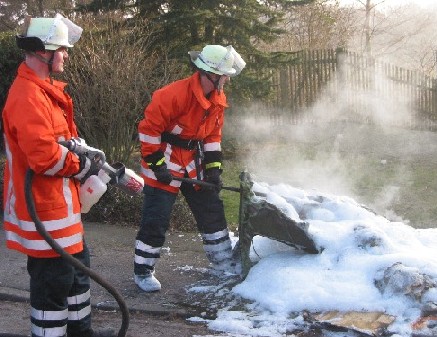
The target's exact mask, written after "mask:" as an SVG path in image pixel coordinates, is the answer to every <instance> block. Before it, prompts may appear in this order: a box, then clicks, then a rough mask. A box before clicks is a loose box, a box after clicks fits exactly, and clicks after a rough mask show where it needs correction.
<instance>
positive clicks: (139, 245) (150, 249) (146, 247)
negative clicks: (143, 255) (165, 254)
mask: <svg viewBox="0 0 437 337" xmlns="http://www.w3.org/2000/svg"><path fill="white" fill-rule="evenodd" d="M161 248H162V247H152V246H149V245H147V244H145V243H144V242H142V241H140V240H136V241H135V249H139V250H141V251H142V252H147V253H150V254H159V253H160V252H161Z"/></svg>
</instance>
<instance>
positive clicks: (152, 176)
mask: <svg viewBox="0 0 437 337" xmlns="http://www.w3.org/2000/svg"><path fill="white" fill-rule="evenodd" d="M141 174H143V175H144V176H145V177H147V178H150V179H153V180H156V177H155V173H153V171H152V170H151V169H146V168H144V167H141ZM170 186H173V187H177V188H179V187H180V186H181V182H180V181H179V180H174V179H173V180H172V181H171V183H170Z"/></svg>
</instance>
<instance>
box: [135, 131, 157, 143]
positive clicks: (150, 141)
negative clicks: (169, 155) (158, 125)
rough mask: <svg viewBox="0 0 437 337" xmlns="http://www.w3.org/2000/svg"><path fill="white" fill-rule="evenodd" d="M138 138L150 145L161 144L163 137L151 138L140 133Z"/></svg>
mask: <svg viewBox="0 0 437 337" xmlns="http://www.w3.org/2000/svg"><path fill="white" fill-rule="evenodd" d="M138 137H139V139H140V141H141V142H144V143H149V144H155V145H157V144H161V135H159V136H149V135H146V134H144V133H139V134H138Z"/></svg>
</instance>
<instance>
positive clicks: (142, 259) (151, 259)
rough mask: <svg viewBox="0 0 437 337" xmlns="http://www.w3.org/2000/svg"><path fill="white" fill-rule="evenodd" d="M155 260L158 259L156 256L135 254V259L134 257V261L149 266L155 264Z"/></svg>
mask: <svg viewBox="0 0 437 337" xmlns="http://www.w3.org/2000/svg"><path fill="white" fill-rule="evenodd" d="M157 260H158V258H156V257H148V258H146V257H142V256H138V255H135V259H134V261H135V263H138V264H146V265H148V266H151V267H153V266H154V265H155V263H156V261H157Z"/></svg>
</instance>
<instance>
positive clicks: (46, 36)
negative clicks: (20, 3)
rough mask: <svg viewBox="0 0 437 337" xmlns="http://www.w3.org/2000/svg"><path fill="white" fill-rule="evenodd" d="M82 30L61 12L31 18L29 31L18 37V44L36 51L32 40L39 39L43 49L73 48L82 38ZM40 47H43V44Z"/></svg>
mask: <svg viewBox="0 0 437 337" xmlns="http://www.w3.org/2000/svg"><path fill="white" fill-rule="evenodd" d="M82 31H83V29H82V28H81V27H79V26H77V25H75V24H74V23H73V22H71V21H70V20H68V19H67V18H65V17H63V16H62V15H61V14H56V16H55V17H54V18H31V19H30V22H29V24H28V27H27V31H26V32H25V33H24V35H20V36H18V37H17V44H19V45H18V46H19V47H20V48H22V49H25V50H30V51H35V45H34V44H31V42H32V41H33V42H34V41H35V40H36V39H39V40H40V41H41V42H42V44H43V46H44V49H43V50H56V49H58V48H60V47H68V48H71V47H73V44H74V43H76V42H77V41H78V40H79V39H80V36H81V35H82ZM19 40H20V41H19ZM19 42H21V44H20V43H19ZM38 47H39V48H38V49H41V44H39V46H38ZM32 49H34V50H32ZM38 49H36V50H38Z"/></svg>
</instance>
